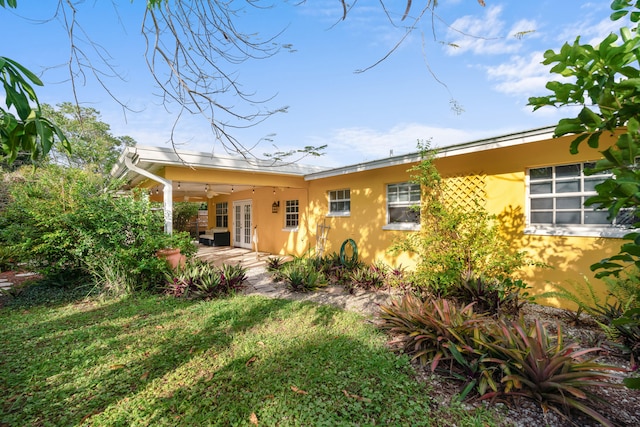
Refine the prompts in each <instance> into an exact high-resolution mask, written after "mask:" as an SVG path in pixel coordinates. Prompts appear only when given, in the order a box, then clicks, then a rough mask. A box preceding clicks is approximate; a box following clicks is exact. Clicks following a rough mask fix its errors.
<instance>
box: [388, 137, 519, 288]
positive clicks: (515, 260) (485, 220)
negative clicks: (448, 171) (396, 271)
mask: <svg viewBox="0 0 640 427" xmlns="http://www.w3.org/2000/svg"><path fill="white" fill-rule="evenodd" d="M419 148H420V150H421V153H422V156H423V160H422V161H421V162H420V163H419V164H418V165H416V166H415V167H413V168H411V169H410V170H409V171H410V172H412V173H413V175H412V179H413V181H414V182H417V183H419V184H420V186H421V188H422V195H421V203H420V222H421V227H420V231H419V232H416V233H410V234H408V235H407V236H406V237H404V238H402V239H401V240H398V241H396V242H394V244H393V245H392V247H391V248H390V251H391V252H392V253H393V252H395V253H397V252H402V251H408V252H413V253H415V254H416V255H417V256H418V257H417V258H418V263H417V265H416V271H415V274H414V282H415V283H416V285H417V286H418V287H419V288H421V290H422V291H425V292H426V293H427V294H431V295H436V296H447V295H450V294H451V293H452V291H453V290H455V289H456V287H457V286H459V284H460V283H461V278H465V277H472V276H482V277H483V278H485V279H486V280H494V279H497V280H499V281H504V279H505V278H508V277H511V275H512V274H513V273H514V272H515V271H517V270H518V269H520V268H522V267H524V266H525V265H526V264H527V263H528V261H527V260H526V259H525V256H524V253H523V252H516V251H513V250H512V249H511V248H510V247H509V244H508V242H507V241H505V239H504V238H503V236H501V233H500V225H499V223H498V222H497V219H496V217H495V216H494V215H490V214H489V213H488V212H487V211H486V210H485V209H484V208H483V207H482V206H481V204H480V203H478V202H476V203H475V205H474V206H472V207H469V208H466V209H461V208H456V207H453V206H450V205H448V204H447V203H445V202H444V198H443V195H442V187H441V182H442V178H441V176H440V174H439V172H438V170H437V169H436V167H435V165H434V164H433V159H434V155H435V154H434V152H433V151H432V150H430V149H429V145H428V144H426V143H425V144H419ZM416 209H417V207H416Z"/></svg>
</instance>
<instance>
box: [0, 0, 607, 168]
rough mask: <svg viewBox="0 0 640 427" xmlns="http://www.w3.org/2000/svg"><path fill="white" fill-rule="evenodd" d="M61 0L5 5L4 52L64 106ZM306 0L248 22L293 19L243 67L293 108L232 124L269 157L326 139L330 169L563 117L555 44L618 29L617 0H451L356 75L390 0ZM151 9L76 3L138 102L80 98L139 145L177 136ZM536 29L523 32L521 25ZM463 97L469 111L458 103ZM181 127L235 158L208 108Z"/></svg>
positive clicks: (185, 143)
mask: <svg viewBox="0 0 640 427" xmlns="http://www.w3.org/2000/svg"><path fill="white" fill-rule="evenodd" d="M57 3H58V2H57V1H51V0H49V1H46V2H45V1H38V2H29V1H26V0H19V1H18V9H17V10H16V11H11V10H4V9H0V22H2V26H3V30H4V33H5V37H6V38H5V40H7V39H10V40H11V43H6V42H5V43H4V44H3V47H2V50H1V51H0V55H2V56H7V57H10V58H12V59H15V60H17V61H19V62H21V63H22V64H24V65H26V66H27V67H29V68H30V69H31V70H33V71H35V72H37V73H38V74H40V75H41V77H42V79H43V81H44V82H45V87H44V88H41V89H40V90H39V96H40V98H41V102H46V103H49V104H53V105H55V104H57V103H60V102H64V101H72V100H73V95H72V92H71V88H70V85H69V82H68V70H67V69H66V67H65V65H64V64H65V61H66V60H67V59H68V58H69V40H68V37H67V34H66V31H65V30H64V29H63V27H62V26H61V24H60V22H59V19H60V18H59V17H56V18H54V19H49V18H51V17H52V16H53V15H54V12H55V8H56V6H57ZM113 3H116V4H117V7H116V8H114V6H113ZM293 3H295V2H292V3H287V2H279V1H277V0H275V1H274V7H273V8H271V9H267V10H263V9H254V8H250V7H249V8H247V10H246V13H243V14H242V16H241V18H240V21H238V25H240V26H242V28H245V29H251V31H255V32H260V34H263V35H264V36H265V37H266V36H268V35H272V34H275V33H277V32H279V31H280V30H282V29H284V32H283V33H282V34H281V35H280V36H279V38H278V41H279V42H281V43H291V44H292V45H293V51H288V50H283V51H281V52H280V53H278V54H277V55H275V56H274V57H271V58H269V59H263V60H258V61H253V62H247V63H244V64H241V65H239V66H238V68H237V70H233V69H230V71H236V72H237V73H238V74H237V76H238V80H239V81H240V82H241V83H242V84H243V88H244V89H245V90H247V91H249V92H255V94H256V97H257V98H262V99H267V98H271V97H274V96H275V97H274V98H273V99H272V100H271V101H269V103H268V104H267V105H268V106H269V107H270V108H272V109H275V108H278V107H281V106H288V107H289V108H288V112H287V113H283V114H278V115H275V116H272V117H271V118H269V119H268V120H266V121H265V122H263V123H261V124H259V125H257V126H254V127H251V128H248V129H241V130H237V131H232V132H233V133H234V135H235V136H236V137H237V138H238V139H239V140H241V141H242V142H243V143H244V144H245V145H247V146H252V145H254V144H255V143H256V142H258V141H260V140H264V138H268V139H269V140H270V142H262V143H260V144H259V145H258V146H257V147H256V148H255V150H254V151H255V153H256V154H257V155H262V153H264V152H270V151H273V150H274V146H275V147H277V149H279V150H287V149H291V148H297V147H302V146H307V145H323V144H327V145H328V148H327V150H326V154H325V155H324V156H323V157H321V158H318V159H305V161H303V163H312V164H317V165H323V166H341V165H347V164H353V163H358V162H362V161H367V160H374V159H379V158H384V157H386V156H388V155H389V154H390V152H391V150H393V154H394V155H398V154H404V153H408V152H413V151H415V150H416V143H417V141H418V140H428V139H430V140H431V143H432V145H433V146H436V147H437V146H446V145H451V144H454V143H459V142H466V141H472V140H475V139H479V138H484V137H491V136H497V135H502V134H505V133H510V132H518V131H523V130H528V129H532V128H536V127H540V126H547V125H553V124H555V123H556V122H557V121H558V119H559V118H561V117H566V116H568V115H569V114H571V112H570V111H566V110H564V111H556V110H549V111H544V110H540V111H537V112H535V113H534V112H532V109H531V107H528V106H527V105H526V104H527V99H528V97H530V96H541V95H545V94H546V90H545V88H544V85H545V83H546V82H547V81H548V80H549V78H550V76H551V75H550V74H549V73H548V69H547V68H545V67H544V66H542V65H541V64H540V62H541V61H542V54H543V52H544V51H545V50H547V49H558V48H559V47H560V46H561V45H562V44H563V43H564V42H567V41H569V42H573V41H574V40H575V38H576V36H578V35H581V40H582V41H583V42H593V41H598V40H601V39H602V38H603V37H604V36H605V35H606V34H608V33H609V32H611V31H616V29H617V25H616V24H614V23H612V22H611V21H610V20H609V18H608V16H609V12H610V10H609V5H610V1H608V0H600V1H594V2H584V1H578V0H562V1H561V2H558V1H551V0H540V1H535V2H534V1H517V2H516V1H510V2H507V1H494V0H486V7H481V6H480V5H478V3H477V2H476V1H472V0H441V1H439V2H438V3H439V6H438V7H437V8H436V13H437V18H436V19H435V20H434V26H433V27H432V25H431V22H432V21H431V18H430V17H428V18H427V19H424V21H423V23H422V24H421V26H420V28H418V29H417V30H416V31H414V32H413V33H412V35H411V36H409V38H407V39H406V40H405V41H404V43H403V44H402V45H401V47H400V48H399V49H398V50H397V51H396V52H394V53H393V54H392V55H391V56H390V57H389V58H387V59H386V60H385V61H383V62H382V63H381V64H379V65H378V66H376V67H374V68H372V69H370V70H369V71H367V72H365V73H361V74H357V73H355V72H354V71H355V70H358V69H363V68H366V67H368V66H370V65H372V64H374V63H375V62H376V61H378V60H379V59H380V58H382V57H383V56H384V55H385V54H386V53H387V52H388V51H389V50H390V49H391V48H392V47H393V46H394V45H395V44H396V43H397V41H398V40H399V39H400V37H402V35H403V34H404V32H403V30H401V29H398V28H394V27H393V26H392V25H390V24H389V22H388V20H387V18H386V17H385V16H384V14H383V13H382V10H381V8H380V6H379V2H378V1H376V0H360V1H358V2H357V4H356V7H354V9H353V10H352V11H351V13H350V15H349V16H348V17H347V20H346V21H340V20H339V18H340V16H341V7H340V3H339V2H338V1H337V0H313V1H311V0H309V1H306V2H304V3H302V4H301V5H298V6H295V5H294V4H293ZM391 3H392V2H390V4H391ZM398 3H404V2H398ZM415 3H416V2H414V4H415ZM144 7H145V2H144V1H141V0H135V1H134V2H133V3H131V2H129V1H125V0H121V1H119V2H118V1H117V0H116V1H114V2H107V1H85V2H80V3H79V4H78V5H77V16H78V21H79V22H80V24H81V25H82V27H81V28H76V34H79V35H80V38H82V37H83V35H82V32H83V31H84V32H86V34H87V35H88V36H90V37H91V38H92V39H93V40H94V41H95V42H97V43H99V44H100V45H101V46H102V47H104V52H108V54H109V55H110V59H109V60H110V63H111V64H112V65H113V66H114V67H115V69H116V70H117V71H118V73H119V74H121V75H122V76H124V77H125V79H124V80H120V79H118V78H107V79H106V80H105V81H106V83H107V85H108V87H109V90H110V91H111V92H112V93H113V94H114V95H115V96H116V97H117V98H118V99H119V100H120V101H122V102H124V103H126V104H127V105H129V106H130V107H131V108H132V109H133V110H135V111H136V112H127V113H126V114H125V113H124V112H123V109H122V108H121V107H120V106H119V105H118V103H117V102H115V101H114V100H113V99H112V98H111V97H110V96H109V94H107V93H106V92H105V90H104V89H103V88H102V87H101V86H100V85H99V84H98V83H97V81H96V80H95V79H94V78H93V77H92V76H91V75H90V74H87V75H86V80H84V84H82V85H80V86H78V87H77V95H78V99H79V100H80V102H81V105H84V106H90V107H93V108H95V109H97V110H99V111H100V112H101V113H102V119H103V121H105V122H106V123H108V124H110V125H111V130H112V133H113V134H114V135H129V136H131V137H133V138H134V139H135V140H136V141H137V142H138V144H139V145H157V146H169V143H168V140H169V136H170V133H171V129H172V126H173V124H174V120H175V118H176V112H177V107H176V106H170V107H169V111H167V110H166V109H165V108H164V107H163V106H162V105H161V101H160V99H159V98H158V97H157V93H158V90H157V88H155V87H154V84H153V80H152V78H151V76H150V74H149V71H148V70H147V68H146V64H145V60H144V49H145V42H144V38H143V37H142V35H141V32H140V28H141V22H142V16H143V13H144ZM414 9H415V10H416V11H417V6H414ZM392 12H393V11H392ZM398 12H400V13H401V12H403V8H398ZM25 18H27V19H25ZM46 20H48V21H47V22H43V21H46ZM397 20H398V18H397V17H396V21H397ZM336 23H337V24H336ZM445 23H446V24H447V25H445ZM454 29H455V31H454ZM530 30H533V31H534V32H531V33H528V34H527V35H525V36H524V37H522V38H521V39H519V38H517V37H515V36H514V35H515V34H516V33H518V32H520V31H530ZM434 32H435V35H436V40H434ZM8 34H11V36H10V38H9V36H7V35H8ZM464 34H471V35H476V36H480V37H481V38H477V37H468V36H465V35H464ZM443 42H448V43H450V44H455V45H456V46H458V47H457V48H452V47H450V45H448V44H447V43H443ZM84 47H85V48H86V46H84ZM86 51H87V52H90V50H89V49H87V50H86ZM103 68H104V67H103ZM432 73H433V74H432ZM434 75H435V78H434ZM436 78H437V80H436ZM438 80H439V81H441V82H442V83H444V84H446V86H447V87H444V86H443V85H442V84H441V83H439V82H438ZM81 81H82V79H81ZM452 99H453V100H455V102H456V103H458V104H459V105H460V106H461V107H462V108H463V109H464V111H463V112H462V113H460V114H456V113H455V112H454V111H453V109H452V108H451V100H452ZM230 102H234V103H235V102H236V101H234V100H231V101H230ZM174 138H175V141H176V142H177V143H179V144H180V148H183V149H188V150H195V151H206V152H213V153H214V154H219V155H225V152H224V150H223V148H222V146H221V145H220V143H216V142H215V138H214V137H213V135H212V133H211V131H210V128H209V126H208V124H207V122H206V120H205V119H203V118H202V117H199V116H193V117H183V118H182V120H181V121H180V122H179V125H178V126H177V128H176V130H175V137H174Z"/></svg>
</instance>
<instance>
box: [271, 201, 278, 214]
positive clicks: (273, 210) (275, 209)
mask: <svg viewBox="0 0 640 427" xmlns="http://www.w3.org/2000/svg"><path fill="white" fill-rule="evenodd" d="M278 210H280V200H278V201H276V202H273V204H272V205H271V213H278Z"/></svg>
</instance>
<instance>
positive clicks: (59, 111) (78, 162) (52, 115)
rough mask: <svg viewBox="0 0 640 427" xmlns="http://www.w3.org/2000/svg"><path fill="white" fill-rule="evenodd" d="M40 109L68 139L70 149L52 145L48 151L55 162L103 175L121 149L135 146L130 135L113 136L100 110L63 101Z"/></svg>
mask: <svg viewBox="0 0 640 427" xmlns="http://www.w3.org/2000/svg"><path fill="white" fill-rule="evenodd" d="M42 112H43V114H44V115H45V116H46V117H48V118H49V119H50V120H51V121H52V122H53V123H55V125H56V126H58V128H59V129H60V130H61V131H62V132H63V133H64V135H65V136H66V138H67V140H68V142H69V147H70V150H59V149H57V148H56V147H55V146H54V147H53V148H52V150H51V153H50V154H51V156H52V157H53V158H54V160H55V161H56V162H57V163H61V164H64V165H67V166H70V167H74V168H79V169H90V170H91V171H93V172H95V173H98V174H100V175H103V176H106V175H108V174H109V173H110V172H111V168H112V167H113V165H114V164H115V162H116V160H117V159H118V156H120V153H121V152H122V149H123V148H124V147H125V146H129V147H131V146H134V145H135V141H134V140H133V139H132V138H131V137H128V136H124V137H115V136H113V135H112V134H111V132H110V126H109V125H108V124H107V123H104V122H103V121H101V120H100V118H101V117H100V112H99V111H98V110H96V109H94V108H90V107H80V106H77V105H74V104H72V103H70V102H63V103H61V104H58V105H57V108H53V107H52V106H50V105H47V104H43V105H42Z"/></svg>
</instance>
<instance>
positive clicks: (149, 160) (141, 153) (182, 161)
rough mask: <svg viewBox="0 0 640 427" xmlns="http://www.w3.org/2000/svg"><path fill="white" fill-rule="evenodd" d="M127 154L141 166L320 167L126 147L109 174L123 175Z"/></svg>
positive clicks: (278, 170)
mask: <svg viewBox="0 0 640 427" xmlns="http://www.w3.org/2000/svg"><path fill="white" fill-rule="evenodd" d="M127 156H129V157H130V158H132V161H133V162H134V164H136V165H137V166H138V167H141V168H144V169H151V168H153V167H157V166H183V167H190V168H195V169H221V170H233V171H241V172H254V173H255V172H259V173H273V174H278V175H294V176H303V175H305V174H308V173H310V172H311V173H313V172H317V171H321V170H323V169H324V168H321V167H317V166H305V165H300V164H297V163H291V164H287V163H275V162H271V161H265V160H258V159H251V160H247V159H244V158H232V157H219V156H214V155H212V154H211V153H201V152H195V151H182V150H180V151H177V152H176V151H175V150H173V149H171V148H165V147H145V146H136V147H126V148H125V150H124V151H123V153H122V154H121V155H120V158H119V159H118V161H117V162H116V164H115V166H114V167H113V169H112V171H111V174H112V176H115V177H123V176H124V175H125V174H127V173H128V172H129V170H128V169H127V168H126V165H125V164H124V158H125V157H127Z"/></svg>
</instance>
